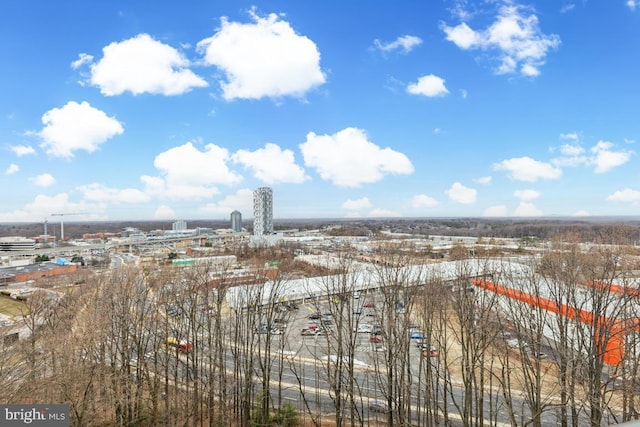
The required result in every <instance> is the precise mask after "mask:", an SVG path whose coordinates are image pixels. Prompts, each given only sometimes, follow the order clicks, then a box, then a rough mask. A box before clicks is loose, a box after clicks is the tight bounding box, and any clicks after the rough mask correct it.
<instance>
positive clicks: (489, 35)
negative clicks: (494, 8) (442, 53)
mask: <svg viewBox="0 0 640 427" xmlns="http://www.w3.org/2000/svg"><path fill="white" fill-rule="evenodd" d="M500 3H501V4H500V6H499V8H498V12H497V16H496V18H495V20H494V22H493V23H492V24H491V25H489V26H488V27H487V28H485V29H483V30H474V29H473V28H471V27H470V26H469V25H468V24H467V23H466V22H462V23H460V24H459V25H456V26H449V25H446V24H442V30H443V31H444V33H445V34H446V39H447V40H449V41H450V42H453V43H454V44H455V45H456V46H458V47H459V48H461V49H464V50H481V51H484V52H488V53H489V54H493V55H494V56H495V58H496V59H497V61H498V66H497V67H496V72H497V73H499V74H511V73H520V74H521V75H524V76H530V77H535V76H537V75H539V74H540V67H541V66H542V65H543V64H544V62H545V59H546V57H547V54H548V52H549V51H550V50H552V49H556V48H557V47H558V46H559V45H560V38H559V37H558V36H557V35H555V34H550V35H549V34H545V33H543V32H542V30H541V29H540V25H539V22H538V17H537V16H536V15H535V13H534V12H533V11H532V9H531V8H528V7H525V6H521V5H518V4H516V3H514V2H513V1H507V0H504V1H502V2H500Z"/></svg>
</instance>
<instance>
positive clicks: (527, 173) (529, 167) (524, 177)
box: [493, 157, 562, 182]
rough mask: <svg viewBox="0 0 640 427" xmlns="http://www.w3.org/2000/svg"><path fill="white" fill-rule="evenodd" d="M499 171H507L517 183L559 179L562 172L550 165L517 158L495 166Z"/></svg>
mask: <svg viewBox="0 0 640 427" xmlns="http://www.w3.org/2000/svg"><path fill="white" fill-rule="evenodd" d="M493 169H494V170H497V171H501V170H503V171H507V172H508V176H509V178H511V179H514V180H516V181H527V182H536V181H537V180H538V179H558V178H560V177H561V176H562V171H561V170H560V169H558V168H556V167H554V166H552V165H550V164H549V163H544V162H539V161H537V160H534V159H532V158H530V157H515V158H512V159H507V160H503V161H501V162H500V163H496V164H494V165H493Z"/></svg>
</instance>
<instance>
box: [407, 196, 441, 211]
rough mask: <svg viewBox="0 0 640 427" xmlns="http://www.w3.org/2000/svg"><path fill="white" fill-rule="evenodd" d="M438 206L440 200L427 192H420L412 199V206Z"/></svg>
mask: <svg viewBox="0 0 640 427" xmlns="http://www.w3.org/2000/svg"><path fill="white" fill-rule="evenodd" d="M435 206H438V201H437V200H436V199H434V198H433V197H429V196H427V195H426V194H418V195H415V196H413V198H412V199H411V207H412V208H433V207H435Z"/></svg>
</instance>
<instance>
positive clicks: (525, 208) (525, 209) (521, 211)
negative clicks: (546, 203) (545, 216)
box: [514, 201, 542, 217]
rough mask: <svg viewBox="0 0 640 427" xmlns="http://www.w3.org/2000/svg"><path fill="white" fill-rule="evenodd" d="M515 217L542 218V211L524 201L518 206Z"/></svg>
mask: <svg viewBox="0 0 640 427" xmlns="http://www.w3.org/2000/svg"><path fill="white" fill-rule="evenodd" d="M514 216H525V217H530V216H542V211H541V210H540V209H538V208H537V207H536V205H534V204H533V203H530V202H524V201H523V202H520V204H518V207H516V210H515V212H514Z"/></svg>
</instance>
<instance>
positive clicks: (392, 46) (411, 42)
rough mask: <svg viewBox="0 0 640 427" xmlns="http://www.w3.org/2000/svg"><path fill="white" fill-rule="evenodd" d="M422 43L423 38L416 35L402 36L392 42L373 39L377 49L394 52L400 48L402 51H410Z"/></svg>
mask: <svg viewBox="0 0 640 427" xmlns="http://www.w3.org/2000/svg"><path fill="white" fill-rule="evenodd" d="M421 44H422V39H421V38H420V37H416V36H409V35H405V36H400V37H398V38H397V39H395V40H394V41H392V42H388V43H384V42H381V41H380V40H378V39H376V40H374V41H373V45H374V46H375V47H376V49H378V50H380V51H382V52H385V53H386V52H393V51H395V50H399V51H400V52H402V53H409V52H411V51H412V50H413V49H414V48H415V47H417V46H420V45H421Z"/></svg>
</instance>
